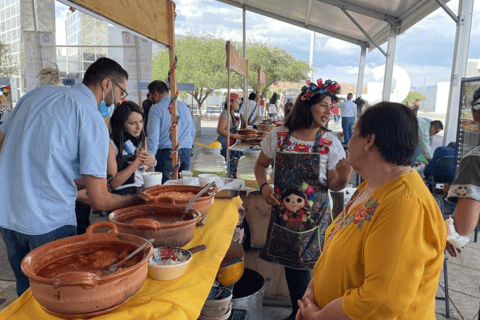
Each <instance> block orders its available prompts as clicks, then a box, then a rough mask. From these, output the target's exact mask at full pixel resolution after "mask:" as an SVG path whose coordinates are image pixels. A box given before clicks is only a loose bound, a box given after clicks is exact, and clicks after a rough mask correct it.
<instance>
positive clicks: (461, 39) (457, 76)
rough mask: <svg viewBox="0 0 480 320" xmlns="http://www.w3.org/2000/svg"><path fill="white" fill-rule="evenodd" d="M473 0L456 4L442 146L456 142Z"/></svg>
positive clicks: (463, 0)
mask: <svg viewBox="0 0 480 320" xmlns="http://www.w3.org/2000/svg"><path fill="white" fill-rule="evenodd" d="M473 2H474V0H462V1H460V2H459V3H458V12H459V15H460V17H459V19H458V23H457V32H456V34H455V46H454V50H453V64H452V74H451V77H450V90H449V93H448V107H447V117H446V119H445V132H444V135H443V145H447V143H449V142H451V141H455V140H456V136H457V126H458V110H459V103H460V84H461V79H462V78H463V77H465V73H466V70H467V60H468V45H469V42H470V31H471V28H472V13H473Z"/></svg>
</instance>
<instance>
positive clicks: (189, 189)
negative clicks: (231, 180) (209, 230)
mask: <svg viewBox="0 0 480 320" xmlns="http://www.w3.org/2000/svg"><path fill="white" fill-rule="evenodd" d="M202 189H203V186H201V187H197V186H186V185H185V186H184V185H168V186H155V187H151V188H147V189H145V190H144V191H143V192H140V193H139V194H138V196H139V197H140V198H142V199H143V200H144V201H145V202H146V203H148V204H155V206H156V207H159V208H166V209H178V208H186V207H187V204H188V202H189V201H190V199H191V198H193V195H192V197H190V198H188V199H175V198H173V197H171V196H169V195H168V194H169V193H170V194H171V193H172V192H180V193H192V194H197V193H199V192H200V190H202ZM217 193H218V187H217V186H214V187H213V188H212V189H210V190H208V191H207V192H205V193H204V194H202V195H201V196H200V197H199V198H198V199H197V200H195V203H194V205H193V207H192V208H193V209H195V210H197V211H198V212H200V214H201V215H202V216H206V215H207V213H208V211H209V210H210V208H211V207H212V204H213V201H214V197H215V195H216V194H217Z"/></svg>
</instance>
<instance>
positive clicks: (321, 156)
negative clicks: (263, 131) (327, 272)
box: [255, 79, 352, 319]
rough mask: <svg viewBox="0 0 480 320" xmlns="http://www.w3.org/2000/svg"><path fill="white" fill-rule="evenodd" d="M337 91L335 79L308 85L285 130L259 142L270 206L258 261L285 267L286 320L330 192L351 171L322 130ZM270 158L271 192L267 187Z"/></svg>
mask: <svg viewBox="0 0 480 320" xmlns="http://www.w3.org/2000/svg"><path fill="white" fill-rule="evenodd" d="M339 92H340V86H339V84H338V83H337V82H335V81H331V80H327V81H325V82H323V81H322V79H319V80H318V81H317V83H311V82H310V81H308V82H307V86H304V87H303V88H302V93H301V94H300V95H299V96H298V98H297V100H296V102H295V107H294V108H293V111H292V113H291V115H290V116H289V117H288V118H287V120H286V121H285V125H284V127H279V128H277V129H275V130H273V131H272V132H270V133H269V135H268V136H267V137H266V138H265V139H263V141H262V143H261V147H262V152H261V153H260V155H259V157H258V160H257V162H256V164H255V176H256V178H257V181H258V184H259V185H260V192H261V193H262V195H263V197H264V199H265V201H266V203H267V204H269V205H271V206H272V209H271V216H270V223H269V227H268V234H267V241H266V243H265V246H264V248H263V250H262V252H261V254H260V257H261V258H262V259H264V260H266V261H269V262H273V263H277V264H281V265H283V266H284V267H285V277H286V280H287V285H288V290H289V293H290V299H291V301H292V307H293V310H292V314H291V315H290V316H289V317H288V318H287V319H294V318H295V315H296V314H297V310H298V304H297V301H298V300H299V299H301V297H302V296H303V294H304V293H305V290H306V288H307V286H308V283H309V282H310V270H311V269H312V268H313V267H314V265H315V263H316V261H317V259H318V258H319V256H320V253H321V248H322V245H323V237H324V234H325V230H326V228H327V226H328V225H329V224H330V222H331V221H332V220H331V213H330V208H329V203H328V202H329V201H328V189H331V190H335V191H336V190H341V189H343V188H344V187H345V186H346V184H347V182H348V181H349V180H350V175H351V172H352V168H351V167H350V166H349V165H348V164H347V161H346V159H345V158H346V155H345V151H344V149H343V147H342V145H341V143H340V141H339V140H338V139H337V138H336V137H335V136H334V135H333V134H332V133H331V132H329V130H327V129H326V128H325V127H326V124H327V121H328V120H329V118H330V112H331V109H332V108H333V106H334V103H336V102H337V101H338V97H337V95H336V94H338V93H339ZM273 159H275V168H274V169H275V170H274V172H275V177H274V188H272V187H271V186H270V185H269V184H268V183H267V168H268V166H269V165H270V164H271V163H272V161H273Z"/></svg>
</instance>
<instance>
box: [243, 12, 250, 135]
mask: <svg viewBox="0 0 480 320" xmlns="http://www.w3.org/2000/svg"><path fill="white" fill-rule="evenodd" d="M242 13H243V57H244V58H245V59H247V10H245V7H243V8H242ZM247 93H248V77H244V78H243V105H244V106H245V118H246V119H247V120H246V123H245V124H243V125H242V127H243V126H245V128H247V127H248V115H249V113H248V112H249V110H248V108H249V103H248V97H247Z"/></svg>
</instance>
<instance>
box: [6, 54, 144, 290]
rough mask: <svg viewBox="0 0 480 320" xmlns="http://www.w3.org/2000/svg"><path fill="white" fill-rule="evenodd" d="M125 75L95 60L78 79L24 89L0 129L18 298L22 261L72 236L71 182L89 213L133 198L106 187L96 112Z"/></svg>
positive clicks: (111, 100)
mask: <svg viewBox="0 0 480 320" xmlns="http://www.w3.org/2000/svg"><path fill="white" fill-rule="evenodd" d="M127 79H128V74H127V72H126V71H125V70H124V69H123V68H122V67H121V66H120V65H119V64H118V63H116V62H115V61H113V60H111V59H108V58H100V59H98V60H97V61H96V62H94V63H93V64H92V65H91V66H90V67H89V68H88V69H87V71H86V72H85V78H84V79H83V84H79V85H76V86H74V87H71V88H70V87H59V86H44V87H40V88H37V89H35V90H32V91H30V92H28V93H27V94H26V95H25V96H23V97H22V98H21V99H20V100H19V101H18V103H17V106H16V107H15V108H14V110H13V111H12V114H11V115H10V117H9V118H8V119H7V120H6V121H5V122H4V123H2V125H1V126H0V181H1V182H2V183H0V230H1V233H2V237H3V239H4V241H5V244H6V247H7V254H8V260H9V262H10V266H11V267H12V269H13V272H14V274H15V277H16V280H17V294H18V295H19V296H20V295H21V294H22V293H23V292H24V291H25V290H27V289H28V287H29V281H28V278H27V277H26V276H25V275H24V274H23V273H22V271H21V267H20V264H21V261H22V259H23V258H24V257H25V256H26V255H27V254H28V253H29V252H30V251H31V250H33V249H35V248H37V247H39V246H41V245H43V244H45V243H48V242H51V241H54V240H57V239H60V238H64V237H68V236H73V235H76V233H77V230H76V225H77V221H76V217H75V200H76V198H77V188H76V186H75V184H74V180H78V179H79V178H80V177H81V175H83V176H84V177H85V181H86V190H87V194H88V202H89V203H90V205H91V206H92V207H93V208H94V209H95V210H115V209H118V208H122V207H126V206H129V205H133V204H135V203H136V201H137V197H136V196H119V195H115V194H111V193H109V192H108V189H107V179H106V173H107V155H108V143H109V142H108V130H107V128H106V126H105V123H104V121H103V118H102V115H101V114H100V112H99V105H100V103H101V101H102V100H103V101H105V102H106V104H107V105H112V104H115V103H116V102H119V101H120V99H121V98H122V97H125V95H126V91H125V88H126V87H127Z"/></svg>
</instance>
